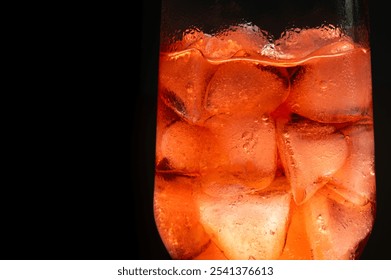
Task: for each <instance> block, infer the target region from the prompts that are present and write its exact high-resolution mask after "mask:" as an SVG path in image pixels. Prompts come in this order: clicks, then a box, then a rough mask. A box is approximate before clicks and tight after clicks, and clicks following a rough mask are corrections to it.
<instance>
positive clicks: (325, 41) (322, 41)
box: [274, 25, 347, 60]
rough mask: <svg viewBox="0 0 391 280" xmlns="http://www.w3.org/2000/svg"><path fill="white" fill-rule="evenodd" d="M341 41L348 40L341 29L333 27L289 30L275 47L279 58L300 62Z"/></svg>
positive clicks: (324, 26) (276, 42) (282, 35)
mask: <svg viewBox="0 0 391 280" xmlns="http://www.w3.org/2000/svg"><path fill="white" fill-rule="evenodd" d="M340 40H347V37H346V36H344V34H343V32H342V31H341V29H339V28H336V27H334V26H332V25H323V26H320V27H319V28H308V29H301V28H292V29H288V30H286V31H285V32H283V33H282V34H281V37H280V38H279V39H277V40H276V41H275V43H274V45H275V50H276V53H278V58H283V59H292V60H299V59H302V58H305V57H306V56H308V55H309V54H311V53H313V52H315V51H316V50H318V49H320V48H322V47H324V46H326V45H329V44H331V43H334V42H338V41H340Z"/></svg>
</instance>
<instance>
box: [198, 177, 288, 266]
mask: <svg viewBox="0 0 391 280" xmlns="http://www.w3.org/2000/svg"><path fill="white" fill-rule="evenodd" d="M276 185H283V186H276ZM275 187H276V188H277V189H278V190H277V191H273V189H274V188H275ZM263 191H264V193H262V192H263ZM290 200H291V194H290V192H289V185H288V182H287V181H286V180H285V179H284V180H276V181H275V182H274V183H273V184H272V185H271V186H270V188H267V189H264V190H262V191H260V192H257V193H254V194H238V195H234V196H229V197H224V199H221V198H220V197H214V196H210V195H208V194H205V193H203V192H200V194H199V196H198V199H197V201H198V205H199V209H200V221H201V223H202V225H203V226H204V229H205V231H206V232H207V233H208V234H209V235H210V237H211V239H212V241H213V242H214V243H215V244H216V246H217V247H218V248H220V249H221V251H222V252H223V253H224V255H225V256H226V257H227V258H228V259H238V260H248V259H276V258H277V257H278V256H279V255H280V254H281V251H282V249H283V246H284V241H285V236H286V230H287V222H288V214H289V202H290Z"/></svg>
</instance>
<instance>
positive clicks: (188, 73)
mask: <svg viewBox="0 0 391 280" xmlns="http://www.w3.org/2000/svg"><path fill="white" fill-rule="evenodd" d="M214 67H215V66H213V65H211V64H210V63H208V62H207V61H206V60H205V58H204V57H203V56H202V54H201V53H200V52H199V51H198V50H188V51H184V52H181V53H177V54H175V55H167V54H163V55H161V57H160V64H159V83H158V85H159V94H160V96H161V97H162V99H163V100H164V102H165V103H166V104H167V105H168V106H169V107H171V108H172V109H173V110H174V111H175V112H176V113H177V114H178V115H180V116H181V117H182V118H184V119H186V120H187V121H188V122H192V123H197V122H198V121H200V120H201V119H202V118H203V108H202V104H203V99H204V96H205V90H206V86H207V84H208V82H209V79H210V77H211V75H212V73H213V68H214Z"/></svg>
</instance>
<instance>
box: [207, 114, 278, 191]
mask: <svg viewBox="0 0 391 280" xmlns="http://www.w3.org/2000/svg"><path fill="white" fill-rule="evenodd" d="M204 125H205V127H206V128H208V129H209V130H210V132H211V133H212V134H213V135H214V139H216V143H217V144H216V146H215V148H214V149H213V150H214V153H215V154H218V156H216V157H215V158H214V162H213V163H211V164H210V166H212V164H213V169H211V170H209V171H210V172H209V173H210V174H209V178H207V179H206V180H211V179H210V178H213V176H214V177H215V180H217V181H219V180H224V181H225V182H226V184H228V185H229V184H232V183H235V182H244V183H245V184H246V185H248V186H251V187H253V188H264V187H267V186H268V185H269V184H270V183H271V182H272V181H273V178H274V175H275V172H276V168H277V146H276V135H275V125H274V121H273V120H272V119H271V118H270V117H269V116H268V115H263V116H261V115H259V116H253V115H251V114H250V115H241V116H234V115H217V116H214V117H212V118H210V119H208V120H207V121H206V122H205V124H204ZM219 182H220V181H219Z"/></svg>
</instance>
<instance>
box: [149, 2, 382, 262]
mask: <svg viewBox="0 0 391 280" xmlns="http://www.w3.org/2000/svg"><path fill="white" fill-rule="evenodd" d="M368 32H369V30H368V15H367V3H366V2H365V1H355V0H346V1H342V0H327V1H313V0H308V1H279V0H275V1H259V0H257V1H255V0H252V1H250V0H238V1H233V0H230V1H218V0H215V1H182V0H163V1H162V14H161V38H160V59H159V83H158V112H157V130H156V132H157V133H156V173H155V190H154V215H155V221H156V225H157V228H158V231H159V234H160V236H161V238H162V241H163V243H164V245H165V247H166V248H167V250H168V252H169V254H170V256H171V257H172V258H173V259H243V260H247V259H358V258H359V257H360V254H361V253H362V250H363V249H364V248H365V244H366V240H367V239H368V237H369V235H370V234H371V231H372V227H373V224H374V217H375V209H376V187H375V166H374V132H373V110H372V80H371V60H370V44H369V36H368Z"/></svg>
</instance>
